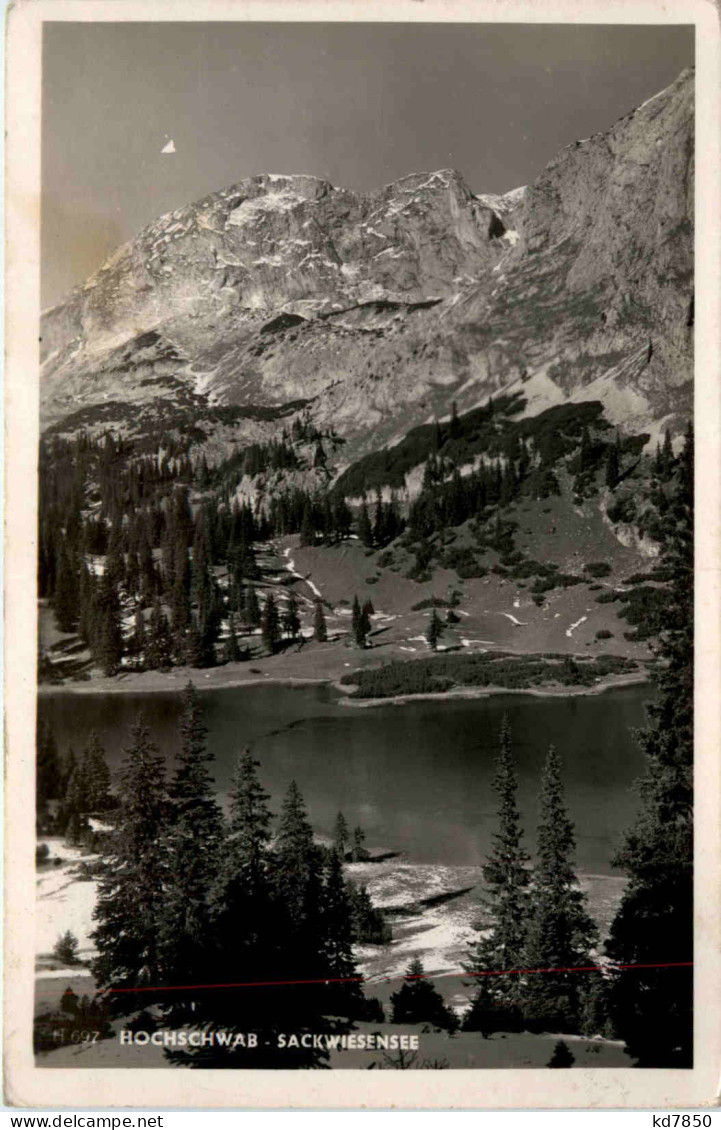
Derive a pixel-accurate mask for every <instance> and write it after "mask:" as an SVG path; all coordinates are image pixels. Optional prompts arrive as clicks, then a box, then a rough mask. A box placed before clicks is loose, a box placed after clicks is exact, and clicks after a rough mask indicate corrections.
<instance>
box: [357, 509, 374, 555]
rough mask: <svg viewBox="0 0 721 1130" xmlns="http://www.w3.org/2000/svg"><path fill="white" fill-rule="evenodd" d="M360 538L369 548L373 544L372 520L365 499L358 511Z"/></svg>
mask: <svg viewBox="0 0 721 1130" xmlns="http://www.w3.org/2000/svg"><path fill="white" fill-rule="evenodd" d="M358 538H359V539H360V541H361V543H362V544H363V545H365V546H367V547H368V548H370V547H371V546H372V545H373V527H372V526H371V520H370V517H369V516H368V506H367V505H366V502H365V500H364V501H363V503H362V505H361V508H360V511H359V513H358Z"/></svg>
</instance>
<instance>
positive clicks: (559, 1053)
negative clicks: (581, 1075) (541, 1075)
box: [546, 1040, 576, 1067]
mask: <svg viewBox="0 0 721 1130" xmlns="http://www.w3.org/2000/svg"><path fill="white" fill-rule="evenodd" d="M575 1062H576V1057H575V1056H574V1055H573V1053H572V1052H571V1049H570V1048H569V1046H568V1044H567V1043H566V1041H565V1040H559V1041H558V1043H557V1044H556V1046H555V1048H554V1049H553V1055H552V1056H551V1058H550V1059H549V1061H548V1063H547V1064H546V1067H573V1065H574V1063H575Z"/></svg>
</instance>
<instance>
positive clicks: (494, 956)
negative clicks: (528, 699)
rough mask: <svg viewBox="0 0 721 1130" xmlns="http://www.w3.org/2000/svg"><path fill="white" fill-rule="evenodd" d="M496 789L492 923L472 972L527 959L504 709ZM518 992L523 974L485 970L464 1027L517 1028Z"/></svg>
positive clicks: (524, 859)
mask: <svg viewBox="0 0 721 1130" xmlns="http://www.w3.org/2000/svg"><path fill="white" fill-rule="evenodd" d="M493 789H494V792H495V793H496V796H497V798H498V831H497V832H496V834H495V836H494V837H493V849H492V851H491V853H490V855H489V856H488V860H487V862H486V865H485V867H484V868H483V878H484V879H485V881H486V884H487V887H488V895H487V898H486V900H485V906H486V909H487V910H488V912H489V915H490V918H491V924H492V928H491V931H490V933H486V932H485V925H484V933H483V934H482V936H481V937H480V938H479V940H478V942H477V943H476V944H475V945H474V946H473V948H472V950H471V953H470V960H469V962H468V964H467V965H466V966H465V968H466V969H467V971H468V972H469V973H481V974H482V973H487V972H502V971H507V970H512V969H521V968H522V967H523V962H524V945H525V940H526V931H527V928H528V916H529V895H528V885H529V882H530V877H531V876H530V872H529V870H528V868H527V864H528V861H529V858H530V857H529V855H528V853H527V852H526V851H525V849H524V848H523V846H522V840H523V831H522V829H521V817H520V813H519V811H518V804H517V801H516V793H517V791H518V782H517V779H516V770H515V765H514V761H513V753H512V750H511V730H510V726H509V724H508V717H507V716H506V715H504V717H503V721H502V723H501V734H500V750H499V753H498V758H497V760H496V775H495V778H494V781H493ZM520 996H521V987H520V983H519V977H517V976H503V977H492V978H489V977H483V976H482V977H481V978H480V979H479V983H478V987H477V991H476V994H475V997H474V1000H473V1004H472V1006H471V1009H470V1012H469V1013H468V1014H467V1016H466V1018H465V1020H464V1025H463V1026H464V1028H466V1029H469V1030H479V1029H480V1030H481V1031H486V1032H490V1031H494V1030H496V1029H501V1030H505V1031H513V1030H514V1029H517V1028H518V1027H519V1026H520V1021H521V1014H520Z"/></svg>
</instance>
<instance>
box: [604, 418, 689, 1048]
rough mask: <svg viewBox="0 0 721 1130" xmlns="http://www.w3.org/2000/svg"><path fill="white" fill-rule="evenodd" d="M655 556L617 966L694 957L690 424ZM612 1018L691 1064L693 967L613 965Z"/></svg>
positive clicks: (615, 943) (639, 1040) (614, 945)
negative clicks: (649, 671) (664, 585)
mask: <svg viewBox="0 0 721 1130" xmlns="http://www.w3.org/2000/svg"><path fill="white" fill-rule="evenodd" d="M665 534H666V537H665V542H664V545H663V549H662V555H661V560H662V563H663V565H664V567H667V568H669V569H670V571H671V583H670V586H669V589H668V590H667V593H666V601H665V604H664V615H663V630H662V633H661V640H660V649H659V650H660V655H661V659H662V666H661V667H660V669H659V670H658V672H657V673H656V675H655V682H656V685H657V688H658V697H657V700H656V701H655V702H654V703H653V704H652V705H651V706H649V707H647V711H648V714H649V725H648V726H647V727H646V728H645V729H644V730H641V731H639V732H638V734H637V737H638V740H639V742H640V745H641V748H642V749H643V752H644V755H645V759H646V771H645V775H644V777H643V779H642V781H641V785H640V796H641V805H640V811H639V814H638V817H637V819H636V823H635V826H634V827H633V828H632V829H631V830H630V831H629V833H628V834H627V836H626V840H625V843H624V845H623V847H622V849H621V851H620V852H619V854H618V856H617V859H616V861H615V862H616V865H617V866H618V867H621V868H622V869H623V870H624V871H625V872H626V873H627V875H628V885H627V887H626V890H625V892H624V895H623V898H622V900H621V905H620V907H619V909H618V912H617V914H616V917H615V919H614V921H613V924H612V926H611V935H610V939H609V941H608V942H607V943H606V950H607V952H608V954H609V956H610V957H611V959H612V960H613V961H614V962H617V963H618V964H621V965H639V964H640V965H646V964H649V965H653V964H655V963H659V962H661V961H663V962H678V963H682V962H685V963H690V962H692V961H693V703H694V696H693V673H694V669H693V659H694V648H693V642H694V635H693V633H694V616H693V591H694V589H693V543H694V526H693V431H692V430H691V429H689V430H688V431H687V433H686V436H685V442H684V448H683V451H682V453H681V455H680V457H679V460H678V466H677V476H676V481H675V483H674V485H673V488H672V490H671V492H670V499H669V506H668V510H667V514H666V519H665ZM611 1006H612V1019H613V1023H614V1027H615V1028H616V1030H617V1032H618V1035H619V1036H620V1037H621V1038H622V1039H623V1040H625V1042H626V1050H627V1051H628V1054H629V1055H631V1056H633V1057H634V1059H636V1060H637V1062H638V1064H639V1065H640V1066H644V1067H690V1066H691V1065H692V1063H693V973H692V969H691V968H690V966H689V967H684V966H681V965H679V966H678V967H677V968H665V969H654V968H650V969H638V968H637V969H633V970H629V971H628V972H619V973H617V974H616V976H615V978H614V982H613V985H612V993H611Z"/></svg>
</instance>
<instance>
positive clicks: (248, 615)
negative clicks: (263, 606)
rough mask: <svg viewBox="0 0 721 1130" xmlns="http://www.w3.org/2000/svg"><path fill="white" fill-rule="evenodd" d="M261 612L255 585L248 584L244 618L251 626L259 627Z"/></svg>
mask: <svg viewBox="0 0 721 1130" xmlns="http://www.w3.org/2000/svg"><path fill="white" fill-rule="evenodd" d="M260 619H261V613H260V604H259V603H258V594H257V592H256V591H255V586H254V585H248V588H247V589H246V593H245V601H244V603H243V620H244V621H245V623H246V624H247V625H248V627H249V628H251V629H253V628H257V627H258V626H259V624H260Z"/></svg>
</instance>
